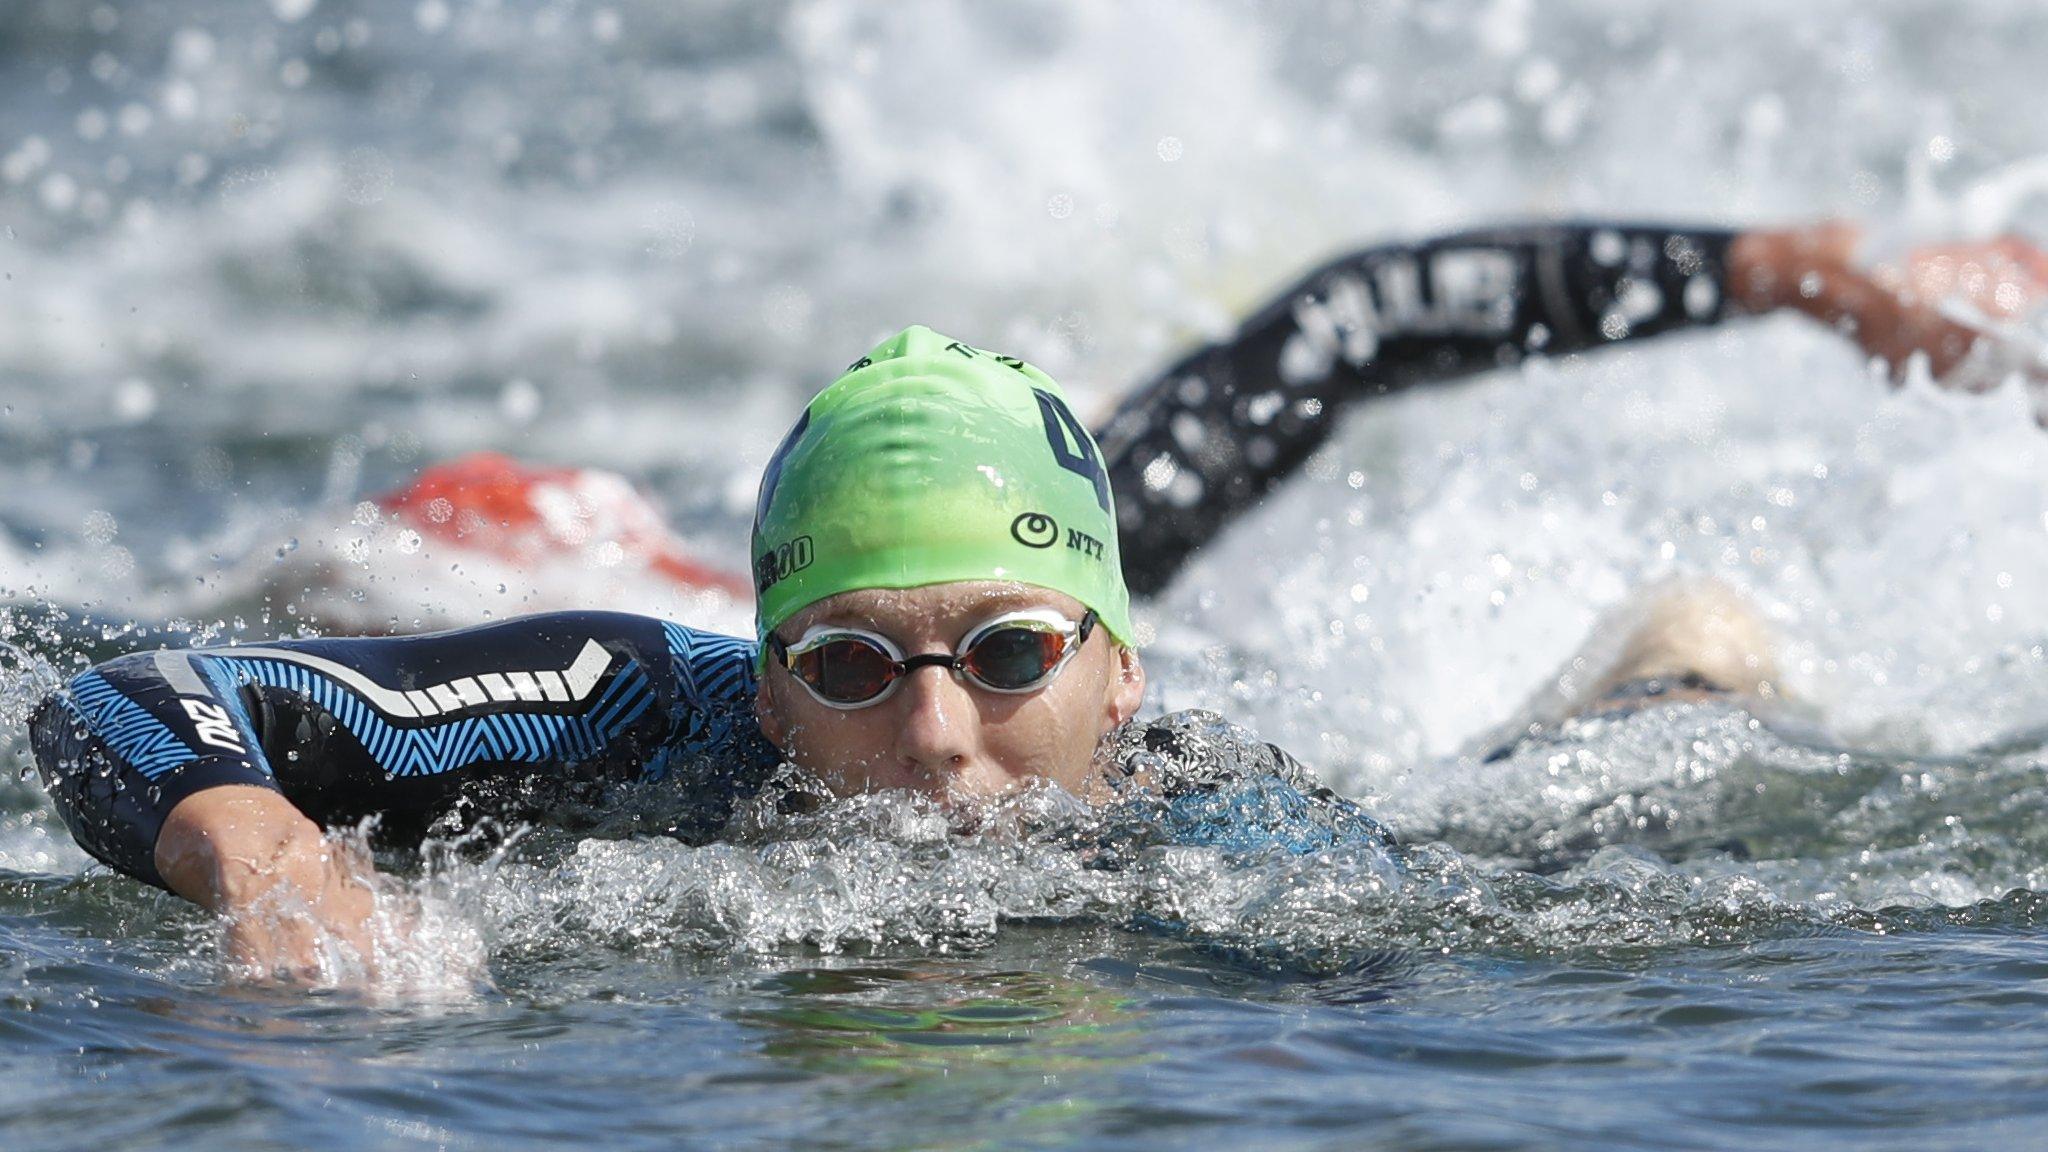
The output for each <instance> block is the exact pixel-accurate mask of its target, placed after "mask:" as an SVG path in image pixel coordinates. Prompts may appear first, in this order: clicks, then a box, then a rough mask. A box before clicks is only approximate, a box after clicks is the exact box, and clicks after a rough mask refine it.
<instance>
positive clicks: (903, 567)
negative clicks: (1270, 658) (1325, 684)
mask: <svg viewBox="0 0 2048 1152" xmlns="http://www.w3.org/2000/svg"><path fill="white" fill-rule="evenodd" d="M1113 507H1114V504H1113V503H1112V501H1111V499H1110V493H1109V477H1108V475H1107V474H1106V473H1105V472H1104V470H1103V466H1102V453H1101V451H1100V450H1099V449H1098V448H1097V447H1096V445H1095V438H1094V437H1092V436H1090V435H1089V434H1088V429H1087V428H1086V427H1085V426H1083V425H1082V423H1081V422H1080V421H1079V420H1077V419H1075V418H1074V414H1073V411H1072V409H1070V408H1068V407H1067V401H1066V397H1065V396H1064V395H1063V394H1062V393H1061V392H1060V386H1059V385H1057V384H1055V383H1053V381H1052V378H1051V377H1049V376H1047V375H1046V374H1045V373H1043V372H1041V371H1039V370H1038V369H1036V368H1034V367H1032V366H1031V365H1029V364H1026V363H1024V362H1023V361H1022V360H1018V359H1016V358H1014V357H1010V356H998V355H996V354H995V353H993V352H985V351H983V350H982V349H979V348H974V347H970V346H968V345H966V344H962V343H961V342H959V341H957V340H953V339H951V338H949V337H946V336H941V335H939V334H938V333H937V332H934V331H932V330H931V329H929V328H923V327H911V328H905V329H904V330H903V331H901V332H898V333H897V334H896V335H894V336H891V337H890V338H889V339H887V340H884V341H883V342H882V343H881V344H879V345H877V346H876V347H875V350H874V351H872V352H869V353H868V354H867V355H865V356H863V357H861V358H860V359H859V360H856V361H854V362H853V365H852V366H851V367H849V368H848V369H847V370H846V374H845V375H843V376H841V377H840V378H839V379H838V380H836V381H834V382H833V383H832V385H831V386H830V387H828V388H826V389H825V390H824V391H823V392H820V393H818V395H817V396H816V397H814V398H813V399H812V400H811V402H810V404H809V406H807V407H806V408H805V409H804V414H803V416H802V417H800V418H799V419H798V420H797V422H796V426H795V427H794V428H792V429H790V431H789V435H788V436H787V437H785V438H784V439H783V441H782V446H781V447H780V448H777V449H776V451H775V456H774V458H773V459H771V460H770V461H769V462H768V468H767V470H766V471H765V472H764V473H762V476H761V495H760V499H759V501H758V502H757V503H756V505H755V510H754V548H753V556H754V589H755V592H756V593H757V597H758V598H757V608H758V616H757V620H758V623H759V626H760V636H761V639H762V641H763V642H764V645H765V642H766V640H767V638H768V633H769V632H771V631H773V630H774V629H775V628H776V627H777V626H778V625H780V624H781V623H782V622H783V621H785V620H787V619H789V618H790V617H791V616H794V615H795V614H796V613H798V612H800V611H802V610H803V609H804V608H807V607H809V606H810V605H812V604H815V603H817V602H818V601H820V600H823V599H825V598H826V597H828V596H836V595H838V594H839V593H841V592H850V591H853V590H855V589H859V588H920V587H923V586H925V585H927V584H946V583H951V582H953V581H956V580H1015V581H1018V582H1021V583H1024V584H1035V585H1037V586H1039V587H1041V588H1050V589H1052V590H1054V591H1056V592H1064V593H1066V594H1067V595H1069V596H1072V597H1073V598H1074V599H1076V600H1079V601H1080V602H1081V603H1082V604H1084V605H1086V606H1087V607H1089V608H1093V609H1094V610H1095V612H1096V614H1097V615H1098V616H1099V617H1100V618H1101V620H1102V624H1103V626H1104V627H1106V628H1107V629H1108V630H1109V632H1110V634H1111V635H1112V636H1114V637H1116V639H1117V640H1119V641H1121V642H1122V643H1125V644H1129V643H1130V638H1131V596H1130V592H1129V591H1128V590H1126V589H1125V587H1124V575H1123V559H1122V557H1121V556H1120V555H1119V554H1118V552H1117V541H1116V517H1115V515H1114V513H1113V512H1112V511H1111V509H1112V508H1113Z"/></svg>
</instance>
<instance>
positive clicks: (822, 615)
mask: <svg viewBox="0 0 2048 1152" xmlns="http://www.w3.org/2000/svg"><path fill="white" fill-rule="evenodd" d="M1031 608H1051V609H1053V610H1055V611H1057V612H1059V613H1061V614H1063V615H1065V616H1067V617H1069V618H1071V619H1075V620H1079V619H1080V618H1081V614H1082V613H1084V612H1086V611H1087V609H1086V608H1083V607H1082V606H1081V602H1080V601H1079V600H1076V599H1074V598H1073V597H1072V596H1069V595H1067V594H1066V593H1064V592H1055V591H1053V590H1052V589H1050V588H1040V587H1038V586H1037V585H1034V584H1020V583H1017V582H1015V581H1009V580H963V581H959V582H957V583H952V584H927V585H925V586H923V587H921V588H860V589H856V590H854V591H851V592H841V593H839V594H838V595H836V596H828V597H826V598H825V599H823V600H820V601H818V602H817V603H816V604H813V605H811V606H810V607H808V608H805V609H804V610H803V611H801V612H798V613H797V614H796V615H794V616H792V617H790V618H789V620H788V622H786V623H785V624H784V625H783V626H782V627H780V628H778V629H776V631H777V632H779V633H781V634H782V635H783V636H784V637H794V636H801V635H803V634H804V631H805V630H806V629H809V628H811V627H813V626H815V625H818V624H839V625H848V626H852V627H856V628H868V629H872V630H874V631H877V632H881V633H883V634H884V635H889V636H900V637H909V636H913V635H924V634H931V635H936V636H939V637H941V638H943V639H944V640H945V641H946V642H951V641H952V640H955V639H957V638H958V634H959V633H960V632H962V631H964V630H965V629H967V628H970V627H972V626H974V625H976V624H979V623H981V622H982V621H984V620H987V619H988V618H989V617H991V616H1000V615H1002V614H1003V613H1005V612H1019V611H1024V610H1026V609H1031Z"/></svg>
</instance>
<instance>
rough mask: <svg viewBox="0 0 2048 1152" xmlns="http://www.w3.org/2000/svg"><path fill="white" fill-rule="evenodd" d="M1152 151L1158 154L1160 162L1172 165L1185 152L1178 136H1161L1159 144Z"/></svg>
mask: <svg viewBox="0 0 2048 1152" xmlns="http://www.w3.org/2000/svg"><path fill="white" fill-rule="evenodd" d="M1154 151H1156V152H1157V153H1158V154H1159V158H1160V159H1161V160H1164V161H1165V162H1167V163H1168V164H1172V163H1173V162H1175V161H1177V160H1179V159H1180V158H1181V154H1182V153H1183V152H1185V151H1186V148H1185V147H1184V146H1183V145H1182V144H1181V139H1180V137H1178V136H1161V137H1160V138H1159V144H1158V146H1157V147H1156V148H1155V149H1154Z"/></svg>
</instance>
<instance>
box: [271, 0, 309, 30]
mask: <svg viewBox="0 0 2048 1152" xmlns="http://www.w3.org/2000/svg"><path fill="white" fill-rule="evenodd" d="M319 4H320V0H270V10H271V11H272V12H273V13H275V14H276V15H277V18H278V19H279V20H282V21H284V22H285V23H287V24H292V23H296V22H298V21H300V20H304V19H305V18H306V17H307V16H308V15H310V14H311V13H312V11H313V9H314V8H316V7H318V6H319Z"/></svg>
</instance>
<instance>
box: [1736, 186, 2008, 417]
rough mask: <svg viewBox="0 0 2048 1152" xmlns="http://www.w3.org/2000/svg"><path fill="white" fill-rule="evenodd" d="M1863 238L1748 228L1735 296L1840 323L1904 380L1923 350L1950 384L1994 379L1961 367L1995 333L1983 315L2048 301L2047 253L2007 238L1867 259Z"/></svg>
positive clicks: (1830, 228) (1842, 229) (1824, 230)
mask: <svg viewBox="0 0 2048 1152" xmlns="http://www.w3.org/2000/svg"><path fill="white" fill-rule="evenodd" d="M1862 239H1863V236H1862V231H1861V230H1860V229H1859V228H1857V227H1856V226H1855V225H1853V224H1845V223H1840V222H1830V223H1824V224H1818V225H1814V226H1811V227H1806V228H1795V229H1788V230H1784V231H1759V232H1750V233H1746V234H1744V235H1743V236H1741V237H1739V238H1737V239H1736V241H1735V243H1734V245H1733V246H1731V247H1730V248H1729V250H1728V273H1729V276H1728V279H1729V285H1730V292H1731V294H1732V296H1733V299H1734V301H1735V303H1736V304H1737V305H1738V306H1740V307H1741V308H1743V309H1744V310H1745V311H1749V312H1768V311H1771V310H1773V309H1777V308H1792V309H1795V310H1797V311H1800V312H1804V313H1806V314H1807V315H1809V316H1812V317H1814V318H1815V319H1818V320H1820V321H1821V322H1823V323H1826V324H1831V325H1834V326H1836V327H1838V328H1840V329H1842V330H1843V331H1844V332H1845V333H1846V334H1848V335H1849V336H1850V337H1851V338H1853V339H1854V340H1855V341H1856V342H1857V343H1858V344H1861V345H1862V346H1863V348H1864V350H1865V351H1867V352H1869V353H1870V354H1871V355H1872V356H1874V357H1876V358H1878V359H1880V360H1882V361H1884V362H1885V364H1886V365H1887V366H1888V367H1889V368H1890V369H1891V373H1892V377H1893V379H1894V380H1902V379H1904V377H1905V373H1906V365H1907V364H1908V362H1909V361H1910V360H1911V359H1912V357H1913V356H1914V355H1915V354H1916V353H1918V354H1922V355H1924V356H1926V358H1927V367H1928V369H1929V371H1930V372H1931V373H1932V374H1933V376H1934V378H1935V379H1936V380H1938V381H1941V382H1943V383H1945V384H1948V385H1950V386H1958V387H1971V388H1975V387H1982V386H1988V384H1992V383H1996V381H1995V380H1992V381H1988V382H1987V381H1984V380H1983V379H1982V378H1981V376H1978V377H1975V378H1971V376H1970V374H1968V373H1959V372H1957V369H1958V368H1959V367H1961V366H1962V365H1964V363H1965V361H1967V360H1970V359H1971V353H1972V351H1973V349H1976V348H1977V347H1978V345H1979V344H1980V343H1982V342H1985V341H1989V340H1994V339H1995V337H1994V336H1992V335H1991V333H1990V332H1989V331H1987V325H1986V323H1985V322H1991V323H1995V322H1996V321H2000V320H2009V319H2012V318H2013V317H2016V316H2020V315H2023V314H2025V313H2027V312H2030V311H2033V310H2035V309H2037V308H2039V307H2041V306H2042V305H2043V304H2044V303H2048V252H2043V251H2042V249H2041V248H2040V247H2038V246H2037V245H2035V244H2034V243H2033V242H2032V241H2030V240H2027V239H2025V238H2024V237H2020V236H2004V237H2000V238H1999V239H1996V240H1990V241H1982V242H1973V243H1960V244H1941V245H1932V246H1927V247H1922V248H1916V249H1913V250H1911V251H1908V252H1906V253H1904V254H1902V255H1900V256H1898V257H1896V258H1894V259H1889V260H1879V261H1874V262H1864V261H1861V260H1859V258H1858V250H1859V248H1860V247H1861V245H1862ZM1973 320H1975V321H1977V322H1973Z"/></svg>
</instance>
